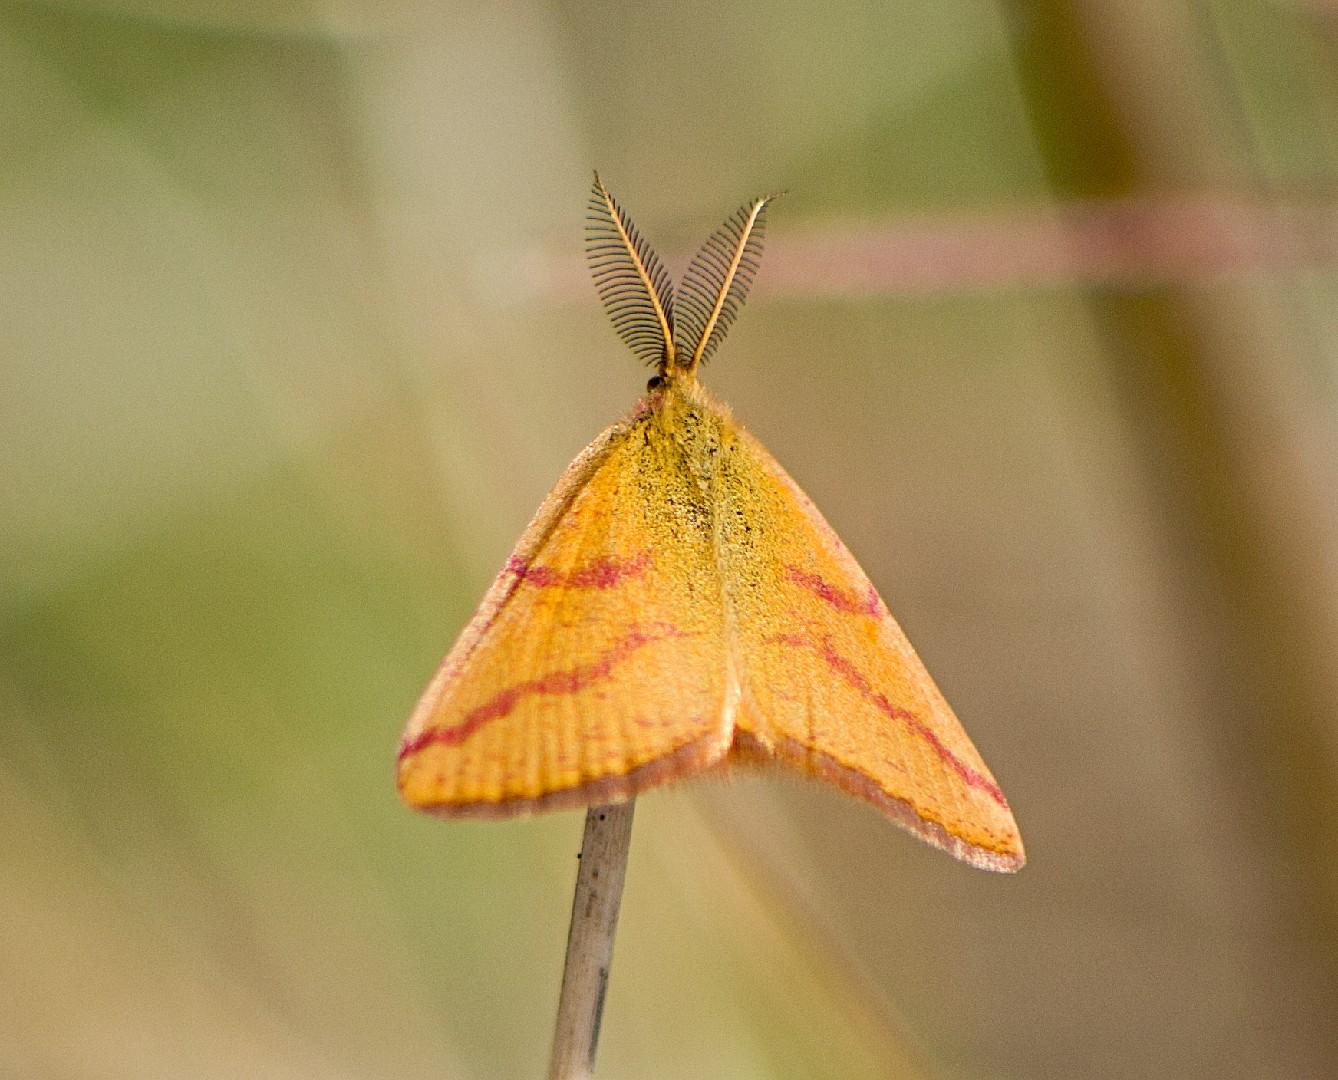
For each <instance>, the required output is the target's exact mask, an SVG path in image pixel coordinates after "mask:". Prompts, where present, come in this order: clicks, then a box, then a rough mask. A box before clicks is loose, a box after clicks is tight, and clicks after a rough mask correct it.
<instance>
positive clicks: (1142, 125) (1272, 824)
mask: <svg viewBox="0 0 1338 1080" xmlns="http://www.w3.org/2000/svg"><path fill="white" fill-rule="evenodd" d="M1214 11H1215V9H1214V6H1213V5H1211V4H1208V5H1198V6H1194V7H1191V6H1185V7H1181V6H1179V5H1166V4H1162V3H1155V2H1137V3H1128V4H1119V5H1112V4H1106V3H1096V2H1092V0H1072V2H1053V3H1042V4H1039V5H1034V6H1032V5H1028V6H1026V7H1025V8H1018V9H1013V13H1012V14H1013V30H1014V33H1015V38H1014V40H1015V45H1016V56H1017V63H1018V67H1019V74H1020V78H1021V80H1022V84H1023V87H1024V93H1025V95H1026V99H1027V105H1028V108H1029V110H1030V111H1031V113H1032V120H1033V125H1034V130H1035V131H1036V133H1037V137H1038V139H1039V141H1040V144H1041V152H1042V155H1043V158H1044V160H1045V162H1046V167H1047V168H1048V171H1049V174H1050V177H1051V181H1052V183H1053V184H1054V186H1055V188H1056V189H1057V194H1058V196H1059V197H1060V198H1093V197H1098V198H1099V197H1112V196H1118V197H1123V196H1138V195H1144V196H1146V195H1165V194H1167V193H1169V192H1173V191H1175V190H1183V189H1186V188H1189V189H1200V190H1202V189H1205V188H1208V189H1212V188H1222V187H1234V188H1236V189H1237V190H1242V191H1243V193H1245V194H1246V195H1247V196H1253V197H1254V198H1256V199H1258V200H1259V201H1260V202H1276V201H1278V197H1279V196H1282V195H1285V194H1289V193H1287V192H1284V191H1281V190H1279V187H1278V185H1277V184H1275V183H1273V182H1270V179H1269V178H1268V177H1266V176H1265V175H1264V174H1263V167H1262V166H1261V165H1260V164H1259V162H1260V160H1261V158H1260V155H1259V154H1258V153H1257V148H1256V147H1255V146H1254V145H1253V143H1254V136H1253V133H1252V131H1251V123H1250V118H1249V116H1248V115H1247V114H1246V113H1245V112H1244V105H1243V103H1242V101H1241V100H1239V98H1238V97H1237V93H1238V92H1237V90H1236V87H1235V82H1234V79H1233V77H1232V72H1231V70H1230V68H1229V66H1228V63H1227V59H1226V55H1225V43H1224V41H1223V38H1222V36H1221V35H1222V33H1223V27H1222V26H1221V25H1219V24H1218V23H1217V22H1216V21H1215V19H1216V16H1215V14H1214ZM1331 61H1332V62H1333V63H1338V57H1333V58H1331ZM1330 70H1333V68H1332V67H1331V68H1330ZM1242 163H1243V164H1242ZM1302 194H1303V195H1304V193H1302ZM1126 242H1127V243H1129V244H1133V245H1137V244H1138V243H1139V237H1138V235H1136V234H1135V235H1131V236H1128V237H1126ZM1284 273H1285V272H1284ZM1293 273H1294V274H1295V275H1297V276H1299V272H1298V271H1294V272H1293ZM1282 276H1283V275H1282V274H1280V275H1279V277H1282ZM1286 284H1287V283H1286V282H1285V281H1283V282H1281V283H1280V282H1279V280H1278V279H1277V278H1273V279H1264V278H1262V277H1259V278H1254V277H1251V278H1246V277H1245V276H1244V275H1239V276H1233V277H1225V276H1224V277H1222V278H1221V279H1215V280H1212V281H1210V282H1206V283H1176V284H1171V285H1165V286H1143V287H1132V288H1124V287H1113V286H1112V287H1097V288H1092V289H1090V290H1089V293H1088V298H1089V303H1090V307H1091V311H1092V313H1093V316H1094V319H1095V320H1096V323H1097V326H1098V329H1099V330H1100V332H1101V333H1102V334H1103V336H1104V339H1105V341H1106V342H1107V349H1106V355H1107V357H1108V358H1109V363H1110V366H1111V369H1112V379H1113V382H1114V384H1115V385H1116V386H1117V387H1119V388H1120V389H1121V391H1122V397H1123V401H1124V404H1125V409H1126V419H1127V423H1128V425H1129V427H1130V429H1131V431H1132V432H1133V434H1134V437H1135V438H1136V440H1137V441H1138V443H1139V445H1140V447H1141V449H1142V452H1143V453H1144V455H1145V467H1146V471H1147V474H1148V476H1147V478H1148V482H1149V486H1150V489H1151V490H1152V491H1153V492H1154V494H1155V496H1156V497H1157V498H1158V499H1159V501H1160V511H1161V513H1162V514H1163V515H1164V518H1165V523H1166V535H1167V536H1168V537H1170V539H1171V542H1172V543H1174V544H1177V545H1178V548H1179V550H1178V551H1176V552H1173V553H1171V554H1172V559H1171V560H1170V563H1169V565H1170V566H1171V567H1173V568H1174V569H1175V571H1176V572H1177V576H1178V580H1175V581H1168V583H1167V586H1168V588H1169V589H1171V590H1174V591H1175V592H1176V593H1178V594H1179V598H1180V599H1181V600H1182V601H1183V603H1185V604H1186V605H1189V607H1188V610H1189V611H1190V613H1191V614H1192V616H1193V617H1194V618H1195V619H1196V620H1197V621H1198V623H1199V624H1200V625H1201V626H1202V628H1203V632H1202V637H1201V643H1202V644H1201V647H1200V648H1199V650H1198V652H1197V655H1190V656H1185V657H1182V658H1181V659H1182V661H1183V662H1184V663H1186V664H1187V665H1195V666H1197V667H1198V668H1199V670H1200V671H1201V677H1200V679H1199V685H1200V686H1201V687H1202V688H1203V690H1202V693H1203V695H1204V696H1205V698H1207V699H1208V700H1205V702H1204V705H1205V706H1206V708H1207V710H1208V712H1209V715H1215V716H1216V717H1217V718H1218V721H1219V726H1218V728H1217V731H1216V746H1215V749H1216V751H1217V752H1218V753H1220V754H1221V756H1222V759H1223V764H1224V769H1223V771H1224V773H1225V774H1227V775H1231V776H1234V777H1235V778H1236V780H1237V785H1238V786H1236V787H1235V788H1234V789H1233V790H1230V791H1223V792H1222V793H1221V799H1222V801H1221V813H1220V819H1219V821H1218V826H1219V828H1220V829H1221V830H1223V831H1224V832H1226V833H1228V834H1229V835H1230V836H1232V837H1234V838H1236V842H1237V844H1239V845H1249V846H1250V847H1252V848H1255V849H1257V850H1256V851H1255V852H1254V853H1253V854H1254V856H1255V857H1256V858H1258V859H1260V860H1261V861H1264V862H1271V863H1273V864H1274V866H1275V867H1276V869H1277V873H1276V874H1275V875H1274V876H1273V880H1274V881H1275V882H1278V883H1286V884H1284V885H1282V886H1280V887H1278V892H1279V894H1280V895H1276V896H1275V897H1274V898H1273V899H1274V901H1275V906H1274V910H1275V911H1276V915H1277V921H1276V923H1275V924H1274V925H1271V926H1260V927H1255V928H1253V930H1254V931H1255V932H1256V933H1257V934H1258V935H1259V936H1261V937H1265V938H1285V939H1288V940H1290V941H1291V942H1293V943H1295V944H1298V945H1300V946H1301V949H1302V951H1303V953H1304V954H1306V955H1308V956H1309V957H1310V958H1311V961H1312V971H1313V976H1314V978H1313V982H1312V983H1311V984H1310V985H1309V986H1307V987H1296V988H1295V990H1296V992H1297V994H1298V1004H1297V1006H1296V1008H1297V1011H1298V1012H1310V1011H1311V1010H1313V1013H1314V1015H1333V1014H1334V1013H1335V1011H1336V1010H1338V999H1335V997H1334V991H1333V988H1334V987H1336V986H1338V946H1336V944H1335V943H1336V942H1338V861H1335V860H1333V859H1331V858H1326V857H1325V858H1319V857H1316V854H1315V853H1316V852H1319V851H1334V850H1338V817H1335V815H1334V813H1333V808H1334V807H1335V806H1338V790H1335V783H1334V777H1335V775H1338V774H1335V773H1334V772H1333V771H1332V769H1331V768H1330V767H1329V763H1330V762H1331V760H1332V757H1333V753H1334V750H1333V746H1332V745H1331V738H1332V736H1331V731H1332V729H1333V724H1334V715H1335V708H1336V706H1338V672H1336V671H1335V663H1334V656H1335V651H1334V649H1333V644H1332V643H1333V642H1334V640H1335V639H1336V638H1338V626H1335V618H1334V610H1333V597H1332V594H1331V590H1330V588H1329V587H1328V586H1327V584H1326V582H1327V581H1328V580H1330V576H1329V574H1328V573H1327V572H1326V566H1328V567H1331V566H1332V565H1333V561H1334V559H1335V557H1338V553H1335V551H1334V544H1335V537H1336V536H1338V532H1335V530H1334V528H1333V512H1334V509H1333V502H1334V500H1333V492H1334V491H1338V482H1336V480H1335V476H1334V469H1333V459H1332V456H1331V454H1330V448H1329V447H1327V446H1325V445H1316V443H1319V442H1322V441H1323V439H1322V436H1321V435H1320V434H1318V433H1320V432H1324V431H1326V430H1327V425H1325V424H1324V422H1323V420H1322V418H1320V417H1319V416H1318V415H1317V409H1318V408H1319V400H1318V399H1319V398H1320V395H1319V394H1318V393H1316V392H1315V388H1313V387H1308V386H1307V381H1306V380H1307V377H1308V376H1309V375H1310V373H1312V372H1315V371H1318V370H1319V367H1318V359H1319V358H1318V356H1317V355H1316V353H1317V348H1318V347H1317V344H1316V339H1315V337H1314V335H1313V330H1314V323H1313V320H1314V319H1315V318H1317V317H1318V316H1319V312H1318V311H1317V310H1316V309H1315V308H1314V307H1312V306H1310V305H1308V304H1307V303H1306V300H1305V296H1306V294H1305V292H1304V290H1300V289H1296V288H1291V289H1285V288H1284V286H1285V285H1286ZM1283 410H1287V411H1290V413H1291V415H1294V416H1307V417H1310V418H1311V419H1313V420H1315V423H1313V424H1302V425H1297V424H1292V425H1287V424H1282V423H1274V422H1272V419H1273V418H1274V417H1276V416H1278V415H1279V414H1280V413H1281V412H1282V411H1283ZM1288 886H1289V891H1285V892H1284V890H1287V888H1288ZM1302 1002H1303V1003H1302ZM1312 1037H1314V1038H1317V1039H1320V1040H1325V1039H1326V1040H1328V1053H1329V1056H1330V1058H1331V1059H1338V1027H1334V1026H1333V1025H1330V1026H1329V1027H1328V1030H1327V1031H1326V1032H1325V1033H1324V1034H1322V1035H1321V1034H1318V1033H1314V1034H1313V1036H1312Z"/></svg>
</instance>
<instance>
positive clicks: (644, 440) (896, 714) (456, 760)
mask: <svg viewBox="0 0 1338 1080" xmlns="http://www.w3.org/2000/svg"><path fill="white" fill-rule="evenodd" d="M771 199H772V197H770V196H768V197H765V198H759V199H756V200H754V201H753V202H751V203H749V204H747V205H746V206H744V207H742V208H741V209H740V210H739V211H738V212H737V213H736V214H734V215H733V216H732V217H731V218H730V219H729V220H728V221H726V222H725V224H724V225H723V226H722V227H721V228H720V229H719V230H718V231H716V232H715V233H714V234H713V235H712V236H711V237H710V238H709V239H708V240H707V241H706V243H705V244H704V245H703V246H702V248H701V250H700V251H699V252H698V254H697V256H696V258H695V259H694V260H693V262H692V263H691V265H690V266H689V268H688V270H687V273H686V275H685V276H684V279H683V281H682V282H681V283H680V284H679V285H678V286H677V288H675V287H674V286H673V285H672V284H671V283H670V280H669V277H668V275H667V274H666V273H665V271H664V269H663V267H662V266H661V264H660V261H659V259H658V258H657V257H656V255H655V253H654V252H653V251H652V250H651V248H650V246H649V245H648V244H647V243H646V242H645V241H644V239H642V237H641V236H640V234H639V233H638V231H637V229H636V227H635V226H634V225H633V224H632V221H631V219H630V218H629V217H628V215H627V214H626V213H625V212H624V210H623V208H622V206H621V205H620V204H619V203H618V202H617V201H616V200H615V199H614V198H613V196H612V195H610V194H609V192H608V191H607V189H605V187H604V185H603V184H602V183H601V182H600V180H599V177H598V176H596V177H595V181H594V186H593V189H592V192H591V201H590V216H589V229H588V244H587V247H588V253H589V256H590V261H591V266H592V269H593V272H594V275H595V283H596V287H597V289H598V291H599V294H600V296H601V298H602V299H603V301H604V303H605V305H606V307H607V308H608V311H609V313H610V315H611V317H612V320H613V324H614V327H615V328H616V329H617V331H618V333H619V334H620V335H621V337H622V338H623V340H624V341H625V342H626V343H627V344H628V345H629V346H630V347H631V348H632V350H633V352H635V353H636V354H637V355H638V356H640V357H642V358H643V359H645V360H647V361H648V362H650V363H653V364H655V365H656V368H657V373H656V375H655V376H654V378H652V379H651V380H650V385H649V387H648V391H647V394H646V396H645V397H644V398H642V400H641V401H640V402H638V404H637V405H636V407H635V408H634V409H633V410H632V412H631V414H630V415H629V416H627V417H626V418H625V419H623V420H621V421H619V422H618V423H616V424H614V425H613V426H612V427H610V428H608V429H607V430H605V431H604V432H603V433H602V434H601V435H599V437H598V438H596V439H595V441H594V442H592V443H591V444H590V445H589V446H588V447H586V448H585V450H584V451H582V452H581V454H580V455H579V456H578V457H577V458H576V460H575V461H573V462H572V464H571V465H570V466H569V467H568V469H567V471H566V473H565V474H564V475H563V477H562V479H561V480H560V481H559V482H558V485H557V487H556V488H554V489H553V491H552V493H551V494H550V495H549V496H548V498H547V499H546V500H545V501H544V504H543V505H542V506H541V507H540V508H539V512H538V514H537V515H536V516H535V518H534V520H533V521H532V522H531V523H530V525H529V527H528V528H527V529H526V530H525V532H524V534H523V535H522V536H521V538H520V541H519V543H517V545H516V548H515V551H514V552H513V553H512V555H511V557H510V558H509V559H508V560H507V562H506V565H505V566H504V567H503V568H502V570H501V572H500V573H499V574H498V575H497V579H496V581H495V582H494V583H493V585H492V588H491V589H489V591H488V593H487V595H486V596H485V597H484V599H483V602H482V604H481V605H480V606H479V609H478V612H477V613H476V614H475V616H474V618H473V620H472V621H471V622H470V623H469V625H468V626H467V627H466V629H465V631H464V632H463V634H461V636H460V639H459V640H458V641H457V642H456V644H455V646H454V648H452V649H451V651H450V652H449V653H448V654H447V656H446V659H445V660H444V661H443V663H442V665H441V668H440V669H439V670H438V672H437V674H436V677H435V678H433V680H432V682H431V684H430V685H429V686H428V688H427V690H426V692H425V693H424V694H423V696H422V699H421V700H420V701H419V703H418V706H417V708H416V709H415V711H414V713H413V715H412V717H411V718H410V720H409V725H408V730H407V731H406V733H405V737H404V741H403V744H402V746H401V750H400V757H399V765H398V781H399V789H400V793H401V794H402V796H403V797H404V799H405V800H406V801H407V802H408V803H409V804H410V805H412V806H414V807H416V808H418V809H421V810H425V811H428V812H430V813H434V814H439V815H442V816H445V817H504V816H510V815H514V814H522V813H528V812H532V811H537V810H546V809H552V808H558V807H582V806H592V805H599V804H603V803H615V802H620V801H624V800H627V799H631V798H633V797H634V796H636V795H637V794H639V793H640V792H642V791H645V790H646V789H647V788H651V787H654V786H656V785H658V784H662V783H665V782H666V781H669V780H673V779H677V778H680V777H686V776H691V775H694V774H697V773H701V772H704V771H706V770H710V769H715V768H718V767H721V766H724V765H727V764H730V763H733V764H757V763H769V762H776V763H781V764H784V765H787V766H792V767H794V768H796V769H799V770H802V771H803V772H805V773H807V774H809V775H812V776H815V777H818V778H820V779H822V780H826V781H828V782H830V783H832V784H835V785H836V786H837V787H839V788H841V789H842V790H844V791H846V792H849V793H850V794H852V795H855V796H857V797H859V798H861V799H864V800H866V801H868V802H870V803H872V804H873V805H874V806H876V807H877V808H878V809H880V810H882V811H883V812H884V813H885V814H887V815H888V816H889V817H890V818H891V819H892V820H893V821H895V822H897V823H898V824H900V825H902V826H904V827H905V828H907V829H909V830H910V831H912V832H913V833H915V834H916V835H918V836H919V837H921V838H922V839H924V840H926V841H928V842H929V843H931V844H934V845H936V846H938V847H940V848H943V849H944V850H946V851H948V852H950V853H951V854H953V855H955V856H957V857H958V858H960V859H963V860H965V861H966V862H968V863H971V864H973V865H975V866H979V867H983V868H986V869H990V870H1016V869H1018V868H1019V867H1021V865H1022V863H1023V861H1024V858H1025V857H1024V854H1023V849H1022V840H1021V837H1020V836H1019V835H1018V830H1017V825H1016V823H1015V822H1014V820H1013V815H1012V812H1011V811H1010V809H1009V806H1008V802H1007V800H1006V799H1005V798H1004V795H1003V792H1002V791H1001V790H1000V789H999V786H998V784H997V783H996V782H995V780H994V778H993V776H991V775H990V772H989V769H988V768H987V767H986V765H985V763H984V761H982V760H981V757H980V755H979V754H978V753H977V752H976V749H975V747H974V746H973V745H972V744H971V741H970V739H969V738H967V735H966V733H965V732H964V731H963V730H962V727H961V725H960V723H959V722H958V720H957V718H956V716H955V715H954V714H953V712H952V709H951V708H950V707H949V706H948V703H947V702H946V701H945V700H944V698H943V695H942V694H941V693H940V692H939V690H938V688H937V687H936V686H935V685H934V682H933V680H932V679H931V678H930V676H929V674H928V672H927V671H926V670H925V668H924V666H923V664H921V662H920V660H919V658H918V657H917V656H916V654H915V652H914V650H913V649H912V648H911V646H910V643H909V642H908V641H907V640H906V636H905V635H904V634H903V633H902V631H901V628H900V627H899V626H898V625H897V623H896V621H895V620H894V619H893V618H892V616H891V614H890V613H889V612H888V610H887V607H886V606H885V605H884V604H883V602H882V600H881V599H880V597H879V595H878V593H877V591H876V590H875V589H874V587H873V586H872V585H871V584H870V583H869V579H868V578H867V577H866V576H865V575H864V572H863V571H862V570H861V569H860V567H859V565H858V564H857V563H856V562H855V559H854V557H853V556H852V555H851V554H850V552H849V551H848V550H847V549H846V547H845V545H844V544H843V543H842V542H841V540H840V538H839V537H838V536H837V535H836V533H835V532H834V531H833V530H832V528H831V526H829V525H828V524H827V522H826V520H824V518H823V517H822V515H821V514H820V513H819V512H818V510H817V508H816V507H814V505H813V504H812V502H810V501H809V499H808V497H807V496H806V495H805V494H804V493H803V492H802V491H801V490H800V489H799V487H798V485H797V484H795V482H794V481H793V480H792V479H790V477H789V475H788V474H787V473H786V472H785V470H784V469H782V468H781V467H780V465H778V464H777V463H776V461H775V459H774V458H772V456H771V455H770V454H769V453H768V452H767V451H766V449H765V448H764V447H763V446H762V444H761V443H760V442H758V441H757V440H756V439H755V438H753V437H752V436H751V435H749V434H748V433H747V432H746V431H744V430H743V428H741V427H740V426H739V425H738V424H737V423H736V422H735V420H734V419H733V417H732V416H731V415H730V413H729V411H728V409H726V408H725V407H724V406H723V405H721V404H720V403H719V402H718V401H716V400H715V399H714V398H713V397H712V396H711V395H710V394H709V393H708V392H707V391H706V389H705V388H704V387H703V386H702V385H701V383H700V382H699V381H698V377H697V376H698V372H699V371H700V369H701V366H702V364H703V363H704V362H705V361H706V360H707V359H709V358H710V356H711V355H712V353H714V352H715V350H716V348H717V347H718V346H719V345H720V342H721V340H722V339H723V338H724V336H725V333H726V331H727V330H728V329H729V326H730V324H731V323H732V322H733V320H734V318H735V316H736V315H737V314H738V311H739V308H740V306H741V305H742V304H743V301H744V299H745V298H746V296H747V293H748V289H749V287H750V285H751V283H752V280H753V278H754V276H755V274H756V272H757V269H758V261H759V259H760V256H761V246H762V236H763V232H764V226H765V217H766V211H767V207H768V205H769V203H770V202H771Z"/></svg>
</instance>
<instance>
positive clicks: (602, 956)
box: [548, 801, 635, 1080]
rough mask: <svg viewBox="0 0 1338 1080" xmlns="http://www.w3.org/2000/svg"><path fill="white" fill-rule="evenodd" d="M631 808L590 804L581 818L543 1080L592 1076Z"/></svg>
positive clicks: (628, 804) (627, 804) (629, 835)
mask: <svg viewBox="0 0 1338 1080" xmlns="http://www.w3.org/2000/svg"><path fill="white" fill-rule="evenodd" d="M634 805H635V804H634V803H633V802H631V801H629V802H625V803H622V804H620V805H618V806H592V807H591V808H590V809H589V810H588V811H587V812H586V815H585V836H584V837H583V838H582V840H581V855H580V859H581V866H580V869H579V870H578V871H577V873H576V892H575V895H573V897H572V903H571V931H570V933H569V934H568V937H567V962H566V966H565V967H564V968H563V971H562V996H561V997H560V998H559V1000H558V1011H557V1026H556V1028H555V1029H554V1032H553V1057H552V1060H551V1062H550V1064H549V1066H548V1080H588V1078H589V1077H591V1076H593V1075H594V1071H595V1049H596V1047H597V1046H598V1044H599V1021H600V1017H601V1015H602V1014H603V1012H604V991H605V990H606V989H607V988H608V983H609V964H610V963H611V962H612V960H613V935H614V933H615V932H616V931H617V929H618V905H619V903H620V902H621V901H622V895H623V876H624V874H625V873H626V871H627V850H628V847H629V846H630V844H631V841H632V810H633V807H634Z"/></svg>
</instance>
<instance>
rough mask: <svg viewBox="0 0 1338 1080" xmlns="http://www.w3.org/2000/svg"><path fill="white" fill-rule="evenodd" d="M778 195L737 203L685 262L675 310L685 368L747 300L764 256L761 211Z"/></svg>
mask: <svg viewBox="0 0 1338 1080" xmlns="http://www.w3.org/2000/svg"><path fill="white" fill-rule="evenodd" d="M778 197H779V196H778V195H764V196H762V197H761V198H757V199H754V200H753V201H752V202H750V203H748V204H747V205H746V206H742V207H740V208H739V209H738V210H737V211H736V212H735V213H734V215H733V216H732V217H730V218H729V219H728V220H727V221H726V222H725V223H724V224H723V225H722V226H720V228H719V229H717V230H716V231H715V232H714V233H712V234H711V236H710V237H709V238H708V239H707V241H706V243H704V244H703V245H702V246H701V250H700V251H698V252H697V255H696V257H695V258H694V259H693V260H692V263H691V265H689V267H688V272H687V274H685V275H684V277H683V281H682V283H681V284H680V285H679V286H678V289H677V290H676V292H675V293H674V297H675V300H676V301H677V303H678V311H679V318H678V323H677V325H676V326H675V328H674V329H675V335H676V338H675V343H674V345H675V351H676V353H677V354H678V355H679V356H680V357H684V356H686V357H689V359H688V360H687V361H686V362H684V361H682V360H680V361H679V364H680V366H681V367H682V368H683V369H684V370H686V371H689V372H693V371H696V369H697V367H698V366H699V365H700V364H702V363H704V362H705V361H707V360H709V359H710V358H711V354H712V353H714V352H715V350H716V349H717V348H718V347H719V345H720V342H721V341H722V340H723V339H724V337H725V334H726V332H727V331H728V330H729V328H730V325H731V324H732V323H733V322H734V319H735V318H736V317H737V315H738V314H739V308H741V307H742V306H743V302H744V300H746V299H747V298H748V290H749V289H750V288H751V287H752V284H753V278H754V277H755V276H756V274H757V267H758V264H759V261H760V260H761V257H762V238H763V236H764V235H765V232H766V220H765V216H764V212H765V211H766V208H767V204H768V203H769V202H771V201H772V200H773V199H776V198H778Z"/></svg>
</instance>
